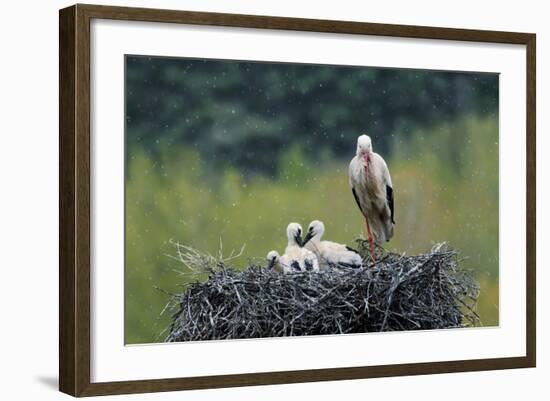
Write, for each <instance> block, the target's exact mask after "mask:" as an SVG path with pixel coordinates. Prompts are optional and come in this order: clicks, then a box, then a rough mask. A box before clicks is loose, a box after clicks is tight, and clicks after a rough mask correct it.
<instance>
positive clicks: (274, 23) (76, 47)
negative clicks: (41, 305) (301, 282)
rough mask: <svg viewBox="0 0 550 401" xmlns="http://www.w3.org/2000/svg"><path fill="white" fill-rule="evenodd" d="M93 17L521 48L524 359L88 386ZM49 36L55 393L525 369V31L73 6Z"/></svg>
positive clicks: (530, 114) (531, 66)
mask: <svg viewBox="0 0 550 401" xmlns="http://www.w3.org/2000/svg"><path fill="white" fill-rule="evenodd" d="M94 18H98V19H110V20H126V21H147V22H164V23H175V24H178V23H180V24H196V25H210V26H223V27H241V28H260V29H261V28H269V29H276V30H289V31H310V32H324V33H345V34H356V35H375V36H391V37H401V38H420V39H441V40H450V41H475V42H492V43H501V44H502V43H504V44H519V45H525V46H526V49H527V50H526V54H527V58H526V60H525V63H526V71H527V84H526V88H527V94H526V99H527V109H526V110H527V119H526V122H525V124H526V132H527V177H526V180H527V181H526V182H527V193H526V202H527V216H526V220H527V226H526V250H527V258H526V261H525V263H526V283H527V287H526V294H527V299H526V327H525V332H526V351H527V352H526V356H524V357H511V358H494V359H475V360H460V361H441V362H430V363H410V364H400V365H381V366H365V367H346V368H329V369H315V370H303V371H302V370H300V371H280V372H268V373H265V372H256V373H251V374H231V375H222V376H201V377H187V378H186V377H182V378H167V379H155V380H135V381H121V382H100V383H92V382H91V380H90V362H91V355H90V344H91V334H90V317H91V316H90V296H91V293H90V254H91V252H90V210H91V207H90V199H91V197H90V174H91V170H90V21H91V20H92V19H94ZM59 29H60V36H59V49H60V53H59V57H60V69H59V82H60V86H59V93H60V103H59V123H60V142H59V151H60V170H59V180H60V186H59V225H60V236H59V255H60V266H59V275H60V279H59V280H60V281H59V284H60V286H59V288H60V289H59V310H60V312H59V313H60V314H59V317H60V320H59V322H60V323H59V358H60V360H59V388H60V390H61V391H62V392H64V393H67V394H70V395H73V396H94V395H105V394H123V393H143V392H155V391H173V390H189V389H207V388H220V387H236V386H250V385H265V384H281V383H298V382H315V381H325V380H347V379H363V378H375V377H389V376H400V375H420V374H433V373H449V372H465V371H481V370H493V369H511V368H527V367H534V366H535V361H536V307H535V299H536V293H535V287H536V278H535V246H536V245H535V244H536V234H535V231H536V226H535V219H536V203H535V198H536V188H535V177H536V176H535V174H536V173H535V159H536V151H535V119H536V106H535V102H536V100H535V99H536V94H535V65H536V61H535V48H536V37H535V35H534V34H530V33H514V32H495V31H482V30H468V29H450V28H434V27H421V26H404V25H389V24H373V23H362V22H347V21H328V20H313V19H299V18H282V17H267V16H252V15H236V14H218V13H202V12H191V11H169V10H155V9H141V8H125V7H110V6H96V5H80V4H79V5H74V6H72V7H68V8H65V9H62V10H60V14H59Z"/></svg>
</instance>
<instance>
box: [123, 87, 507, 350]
mask: <svg viewBox="0 0 550 401" xmlns="http://www.w3.org/2000/svg"><path fill="white" fill-rule="evenodd" d="M302 85H304V88H305V89H307V85H308V83H307V82H305V83H302ZM304 88H302V89H298V90H305V89H304ZM407 138H409V139H407ZM497 141H498V119H496V118H494V117H492V118H491V117H490V118H483V119H480V118H477V117H470V118H463V119H459V120H456V121H453V122H452V123H448V124H438V125H436V126H434V127H433V128H431V129H429V130H428V129H422V130H417V131H414V132H412V133H411V135H410V137H406V136H404V135H401V132H399V131H397V132H396V135H395V136H394V137H393V142H391V150H392V152H391V156H388V155H386V154H383V156H384V157H385V158H386V160H387V162H388V165H389V168H390V171H391V173H392V178H393V181H394V189H395V197H396V223H397V224H396V234H395V238H394V239H393V240H392V241H391V242H389V243H388V248H389V249H392V250H397V251H398V252H402V251H406V252H408V253H410V254H412V253H415V252H419V251H425V250H427V249H428V248H430V247H431V245H432V243H434V242H441V241H448V242H449V243H450V244H451V245H452V246H454V247H455V248H456V249H457V250H459V251H460V252H461V253H462V256H464V257H467V258H468V259H467V260H465V261H464V262H463V263H464V264H465V265H466V266H469V267H471V268H473V269H475V272H476V275H477V277H478V280H479V281H480V283H481V295H480V309H479V311H480V314H481V320H482V322H483V323H484V324H485V325H494V324H497V323H498V143H497ZM354 142H355V138H353V140H351V141H348V144H347V148H348V159H347V160H342V159H339V158H335V157H333V156H331V155H330V154H328V153H323V152H322V151H320V152H319V153H318V154H316V157H315V158H314V159H310V160H309V161H308V159H307V158H305V157H304V154H305V148H304V147H302V146H301V145H300V144H299V143H296V144H294V145H293V146H291V147H287V149H286V151H285V152H282V153H280V154H278V159H277V161H276V163H277V165H278V166H280V169H277V170H276V174H274V175H273V176H263V175H252V176H250V175H246V174H242V172H241V170H240V169H239V168H238V167H227V166H226V167H224V168H220V167H219V166H218V165H216V163H215V162H213V161H214V160H215V159H214V158H213V155H212V154H211V155H210V156H208V155H205V154H202V153H201V152H200V151H198V150H190V149H189V147H185V146H175V145H172V146H164V147H163V148H162V149H161V148H158V154H157V155H156V156H154V157H153V156H151V155H148V154H147V153H146V152H145V151H139V150H138V149H137V148H136V149H134V150H133V151H132V153H131V155H130V157H129V158H128V177H127V182H126V275H125V277H126V322H125V324H126V342H127V343H143V342H155V341H162V340H163V336H161V335H160V333H161V332H162V330H163V329H165V328H166V327H167V324H168V322H169V317H168V316H160V312H161V310H162V309H163V307H164V305H165V304H166V302H167V301H168V297H167V295H166V294H165V293H163V292H161V291H159V290H158V289H156V288H155V287H159V288H161V289H163V290H165V291H168V292H176V291H179V286H180V285H182V284H185V283H187V282H188V281H189V280H190V276H189V275H186V274H185V273H186V271H185V269H184V267H183V266H182V265H181V264H178V263H177V262H176V261H174V260H172V259H170V258H169V257H168V256H167V254H173V253H174V252H175V250H174V248H173V247H172V245H171V244H170V243H169V240H170V239H174V240H177V241H179V242H181V243H184V244H188V245H191V246H193V247H194V248H197V249H199V250H202V251H206V252H210V253H217V252H218V250H219V248H220V242H221V243H222V244H223V249H224V253H225V254H228V253H229V252H230V251H231V249H235V250H239V249H240V248H241V247H242V245H243V244H245V245H246V248H245V251H244V254H243V256H242V257H241V258H239V259H238V260H236V265H237V267H243V266H245V265H246V264H247V263H248V262H249V261H250V260H251V259H252V260H254V261H257V262H260V263H264V257H265V255H266V254H267V252H268V251H269V250H271V249H277V250H278V251H280V252H281V251H283V250H284V247H285V245H286V237H285V233H284V231H285V228H286V225H287V224H288V223H289V222H290V221H298V222H300V223H301V224H302V225H307V224H308V223H309V221H311V220H313V219H320V220H323V221H324V222H325V224H326V227H327V231H326V238H327V239H330V240H334V241H339V242H343V243H348V244H352V241H353V239H354V238H356V237H358V236H360V235H362V230H363V228H364V227H363V219H362V218H361V214H360V212H359V211H358V210H357V208H356V206H355V204H354V201H353V197H352V195H351V192H350V189H349V186H348V181H347V165H348V161H349V159H350V158H351V156H352V155H353V153H354V150H355V147H354ZM374 145H375V151H377V150H379V149H377V148H376V142H374ZM266 157H267V156H266ZM181 273H184V274H181ZM187 273H188V272H187Z"/></svg>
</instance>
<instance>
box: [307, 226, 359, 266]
mask: <svg viewBox="0 0 550 401" xmlns="http://www.w3.org/2000/svg"><path fill="white" fill-rule="evenodd" d="M324 233H325V225H324V224H323V222H322V221H319V220H313V221H312V222H311V223H309V226H308V230H307V234H306V236H305V238H304V241H303V244H304V247H305V248H306V249H308V250H310V251H312V252H313V253H314V254H315V256H317V260H318V261H319V267H320V269H321V270H327V269H330V268H333V267H351V268H359V267H361V266H362V265H363V259H362V258H361V255H359V253H358V252H357V251H356V250H354V249H352V248H350V247H348V246H346V245H344V244H339V243H337V242H333V241H321V238H322V236H323V234H324Z"/></svg>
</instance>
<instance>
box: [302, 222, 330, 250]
mask: <svg viewBox="0 0 550 401" xmlns="http://www.w3.org/2000/svg"><path fill="white" fill-rule="evenodd" d="M324 232H325V225H324V224H323V222H322V221H319V220H313V221H312V222H311V223H309V226H308V227H307V234H306V236H305V238H304V240H303V241H302V245H305V244H307V243H308V242H309V240H311V239H314V240H317V241H320V240H321V237H322V236H323V234H324Z"/></svg>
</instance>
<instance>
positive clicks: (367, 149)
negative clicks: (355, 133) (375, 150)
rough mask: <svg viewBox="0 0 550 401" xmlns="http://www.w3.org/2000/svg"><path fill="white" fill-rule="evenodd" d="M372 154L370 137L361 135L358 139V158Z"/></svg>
mask: <svg viewBox="0 0 550 401" xmlns="http://www.w3.org/2000/svg"><path fill="white" fill-rule="evenodd" d="M371 152H372V142H371V140H370V136H368V135H364V134H363V135H361V136H359V138H357V156H365V155H370V153H371Z"/></svg>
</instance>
